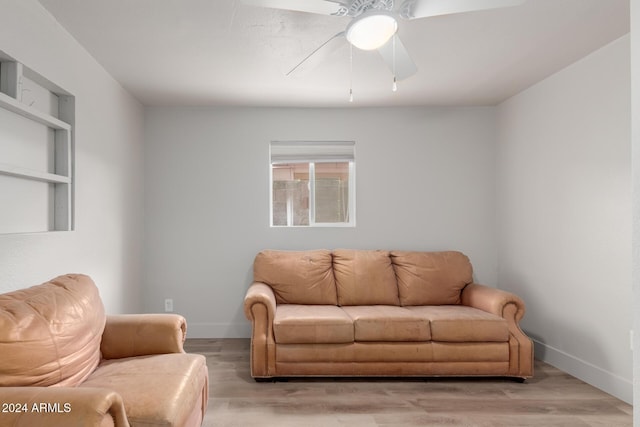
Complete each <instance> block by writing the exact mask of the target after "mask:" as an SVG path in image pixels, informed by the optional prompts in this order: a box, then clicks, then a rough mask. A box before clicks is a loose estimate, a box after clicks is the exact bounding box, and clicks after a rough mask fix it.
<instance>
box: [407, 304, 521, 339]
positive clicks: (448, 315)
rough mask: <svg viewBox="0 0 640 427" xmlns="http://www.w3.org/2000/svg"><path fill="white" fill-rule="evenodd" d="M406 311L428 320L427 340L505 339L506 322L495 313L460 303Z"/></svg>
mask: <svg viewBox="0 0 640 427" xmlns="http://www.w3.org/2000/svg"><path fill="white" fill-rule="evenodd" d="M405 308H406V309H407V310H409V311H411V312H412V313H414V314H415V315H416V316H420V317H422V318H424V319H428V320H429V322H430V323H431V339H432V340H433V341H441V342H506V341H509V326H508V324H507V321H506V320H505V319H503V318H502V317H498V316H496V315H495V314H491V313H487V312H486V311H482V310H479V309H477V308H473V307H466V306H462V305H440V306H415V307H405Z"/></svg>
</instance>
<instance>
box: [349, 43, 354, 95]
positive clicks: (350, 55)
mask: <svg viewBox="0 0 640 427" xmlns="http://www.w3.org/2000/svg"><path fill="white" fill-rule="evenodd" d="M349 102H353V45H352V44H351V43H349Z"/></svg>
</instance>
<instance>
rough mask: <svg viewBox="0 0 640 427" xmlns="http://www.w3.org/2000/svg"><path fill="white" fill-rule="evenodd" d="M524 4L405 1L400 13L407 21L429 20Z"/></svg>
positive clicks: (500, 0)
mask: <svg viewBox="0 0 640 427" xmlns="http://www.w3.org/2000/svg"><path fill="white" fill-rule="evenodd" d="M524 2H526V0H405V2H404V3H403V5H402V9H401V12H400V13H401V15H402V17H403V18H406V19H415V18H428V17H431V16H438V15H449V14H453V13H464V12H475V11H477V10H485V9H498V8H501V7H510V6H519V5H521V4H523V3H524Z"/></svg>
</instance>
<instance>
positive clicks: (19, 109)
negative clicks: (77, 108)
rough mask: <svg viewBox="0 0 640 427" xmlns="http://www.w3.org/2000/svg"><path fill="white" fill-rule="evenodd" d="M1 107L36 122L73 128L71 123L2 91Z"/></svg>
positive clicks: (59, 127)
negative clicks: (25, 103) (23, 102)
mask: <svg viewBox="0 0 640 427" xmlns="http://www.w3.org/2000/svg"><path fill="white" fill-rule="evenodd" d="M0 108H4V109H5V110H8V111H11V112H12V113H16V114H19V115H21V116H23V117H26V118H27V119H29V120H33V121H34V122H38V123H40V124H42V125H45V126H47V127H50V128H52V129H59V130H66V131H70V130H71V125H70V124H69V123H66V122H63V121H62V120H60V119H58V118H56V117H53V116H51V115H49V114H46V113H43V112H41V111H38V110H36V109H35V108H33V107H29V106H28V105H24V104H21V103H20V102H18V100H16V99H14V98H12V97H10V96H9V95H6V94H4V93H2V92H0Z"/></svg>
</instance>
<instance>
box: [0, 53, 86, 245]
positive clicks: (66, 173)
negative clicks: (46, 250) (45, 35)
mask: <svg viewBox="0 0 640 427" xmlns="http://www.w3.org/2000/svg"><path fill="white" fill-rule="evenodd" d="M0 123H1V124H2V126H0V196H2V202H3V203H2V205H3V209H2V210H0V234H5V233H20V232H37V231H69V230H73V228H74V206H73V205H74V186H75V179H74V169H75V168H74V157H75V156H74V144H75V141H74V132H73V128H74V126H75V97H74V96H73V95H72V94H70V93H69V92H67V91H65V90H64V89H62V88H61V87H59V86H58V85H56V84H55V83H53V82H51V81H50V80H48V79H47V78H46V77H45V76H43V75H41V74H39V73H38V72H37V71H35V70H33V69H31V68H29V67H27V66H26V65H24V64H22V63H20V62H18V61H16V60H15V59H13V58H12V57H10V56H8V55H6V54H5V53H3V52H1V51H0Z"/></svg>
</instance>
